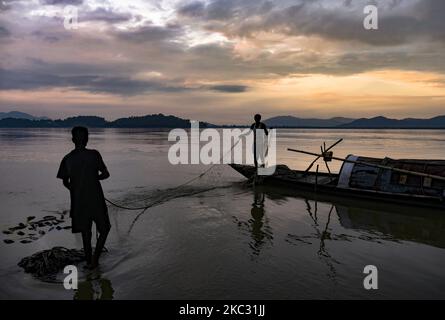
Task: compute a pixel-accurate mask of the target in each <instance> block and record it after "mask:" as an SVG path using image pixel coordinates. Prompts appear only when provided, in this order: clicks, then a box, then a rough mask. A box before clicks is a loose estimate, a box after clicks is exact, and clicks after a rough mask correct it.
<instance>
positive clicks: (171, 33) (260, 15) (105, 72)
mask: <svg viewBox="0 0 445 320" xmlns="http://www.w3.org/2000/svg"><path fill="white" fill-rule="evenodd" d="M369 4H372V5H374V6H376V7H377V9H378V29H377V30H366V29H365V28H364V27H363V20H364V18H365V17H366V14H364V12H363V10H364V7H365V6H366V5H369ZM73 8H75V9H76V10H77V14H78V16H77V22H78V23H77V28H71V27H72V26H73V24H71V25H68V28H66V27H65V25H66V22H67V21H69V13H70V12H73V11H72V9H73ZM70 10H71V11H70ZM444 16H445V1H443V0H385V1H383V0H382V1H378V0H373V1H369V0H366V1H364V0H326V1H322V0H275V1H263V0H204V1H201V0H191V1H189V0H182V1H176V0H165V1H155V0H153V1H151V0H132V1H121V0H104V1H98V0H0V57H1V59H0V61H1V62H0V112H7V111H12V110H19V111H23V112H28V113H31V114H33V115H37V116H48V117H50V118H54V119H58V118H65V117H68V116H73V115H99V116H103V117H105V118H106V119H108V120H113V119H116V118H119V117H126V116H132V115H134V116H136V115H146V114H154V113H156V114H157V113H164V114H173V115H176V116H180V117H184V118H188V119H196V120H201V121H208V122H211V123H215V124H229V123H231V124H241V123H246V122H250V121H251V118H252V115H253V114H255V113H261V114H262V115H263V118H268V117H272V116H277V115H293V116H297V117H303V118H330V117H335V116H344V117H352V118H359V117H373V116H378V115H383V116H387V117H392V118H399V119H400V118H406V117H418V118H429V117H433V116H436V115H443V114H445V63H444V61H445V19H444V18H443V17H444ZM73 21H74V20H73ZM70 26H71V27H70Z"/></svg>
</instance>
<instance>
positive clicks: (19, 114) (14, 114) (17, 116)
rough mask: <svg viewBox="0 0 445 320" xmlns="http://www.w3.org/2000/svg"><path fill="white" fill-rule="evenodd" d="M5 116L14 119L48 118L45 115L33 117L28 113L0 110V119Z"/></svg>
mask: <svg viewBox="0 0 445 320" xmlns="http://www.w3.org/2000/svg"><path fill="white" fill-rule="evenodd" d="M6 118H14V119H28V120H49V118H47V117H35V116H33V115H30V114H28V113H24V112H20V111H10V112H0V120H1V119H6Z"/></svg>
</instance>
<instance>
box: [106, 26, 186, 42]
mask: <svg viewBox="0 0 445 320" xmlns="http://www.w3.org/2000/svg"><path fill="white" fill-rule="evenodd" d="M114 34H115V35H116V36H117V37H118V38H119V39H121V40H126V41H133V42H137V43H141V44H144V43H146V42H152V41H164V40H171V39H174V38H177V37H179V36H180V35H182V34H183V29H182V28H181V26H179V25H167V26H165V27H164V26H154V25H146V26H143V27H139V28H134V29H130V30H125V31H120V30H119V31H115V32H114Z"/></svg>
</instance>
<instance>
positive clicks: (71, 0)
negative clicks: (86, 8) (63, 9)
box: [40, 0, 83, 5]
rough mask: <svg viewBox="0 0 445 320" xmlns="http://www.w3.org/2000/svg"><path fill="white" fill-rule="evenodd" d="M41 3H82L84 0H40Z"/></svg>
mask: <svg viewBox="0 0 445 320" xmlns="http://www.w3.org/2000/svg"><path fill="white" fill-rule="evenodd" d="M40 3H41V4H46V5H80V4H82V3H83V0H40Z"/></svg>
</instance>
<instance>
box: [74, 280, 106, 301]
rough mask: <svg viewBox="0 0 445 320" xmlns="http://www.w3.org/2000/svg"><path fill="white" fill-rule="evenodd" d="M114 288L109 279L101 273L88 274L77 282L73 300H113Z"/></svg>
mask: <svg viewBox="0 0 445 320" xmlns="http://www.w3.org/2000/svg"><path fill="white" fill-rule="evenodd" d="M113 298H114V289H113V286H112V284H111V281H110V280H109V279H106V278H102V276H101V275H98V276H95V275H92V276H89V277H88V278H87V279H86V280H85V281H82V282H79V285H78V289H77V290H76V292H75V294H74V297H73V299H74V300H113Z"/></svg>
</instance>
